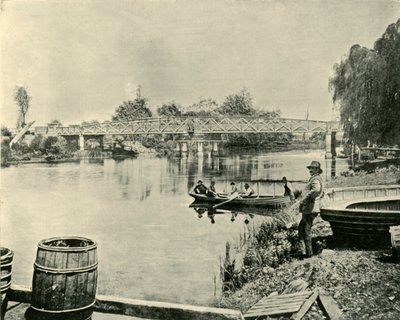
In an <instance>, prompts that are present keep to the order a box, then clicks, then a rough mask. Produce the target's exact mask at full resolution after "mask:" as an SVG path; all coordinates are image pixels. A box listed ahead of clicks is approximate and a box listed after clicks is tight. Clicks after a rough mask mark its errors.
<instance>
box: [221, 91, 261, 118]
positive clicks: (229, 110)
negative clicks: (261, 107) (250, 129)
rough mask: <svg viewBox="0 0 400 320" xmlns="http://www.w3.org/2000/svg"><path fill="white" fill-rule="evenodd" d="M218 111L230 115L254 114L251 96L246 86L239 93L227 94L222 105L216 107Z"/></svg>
mask: <svg viewBox="0 0 400 320" xmlns="http://www.w3.org/2000/svg"><path fill="white" fill-rule="evenodd" d="M218 112H219V113H220V114H226V115H232V116H234V115H245V116H252V115H255V114H256V110H255V109H254V108H253V97H252V96H251V94H250V92H249V91H248V90H247V89H246V88H243V89H242V90H240V92H239V93H237V94H231V95H229V96H227V97H226V98H225V101H224V102H223V104H222V106H221V107H220V108H219V109H218Z"/></svg>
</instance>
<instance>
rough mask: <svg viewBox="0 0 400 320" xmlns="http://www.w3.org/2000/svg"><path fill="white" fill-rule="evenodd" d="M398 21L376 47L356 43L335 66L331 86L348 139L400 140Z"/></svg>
mask: <svg viewBox="0 0 400 320" xmlns="http://www.w3.org/2000/svg"><path fill="white" fill-rule="evenodd" d="M399 25H400V20H399V21H398V22H397V25H390V26H389V27H388V29H387V30H386V32H385V33H384V34H383V36H382V38H380V39H378V40H377V41H376V42H375V47H374V49H368V48H365V47H361V46H359V45H353V46H352V47H351V49H350V51H349V54H348V55H347V56H346V57H345V58H344V59H342V61H341V62H340V63H338V64H336V65H335V66H334V75H333V77H331V78H330V81H329V85H330V86H329V87H330V90H331V91H333V102H334V103H335V104H336V105H337V106H338V108H339V111H340V119H341V123H342V125H343V128H344V137H345V138H346V140H347V142H348V143H354V144H358V145H365V144H367V142H368V140H369V141H370V142H373V143H378V144H394V143H398V142H399V141H400V124H399V121H398V119H399V117H400V104H399V102H400V67H399V64H400V63H399V62H400V37H399V32H398V30H399ZM396 26H397V27H396Z"/></svg>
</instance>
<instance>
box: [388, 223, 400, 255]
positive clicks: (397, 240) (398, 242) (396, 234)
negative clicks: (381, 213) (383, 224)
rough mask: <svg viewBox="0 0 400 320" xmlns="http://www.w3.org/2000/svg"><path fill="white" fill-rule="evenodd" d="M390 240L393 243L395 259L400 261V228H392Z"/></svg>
mask: <svg viewBox="0 0 400 320" xmlns="http://www.w3.org/2000/svg"><path fill="white" fill-rule="evenodd" d="M390 238H391V241H392V250H393V257H394V258H395V260H397V261H399V260H400V226H395V227H390Z"/></svg>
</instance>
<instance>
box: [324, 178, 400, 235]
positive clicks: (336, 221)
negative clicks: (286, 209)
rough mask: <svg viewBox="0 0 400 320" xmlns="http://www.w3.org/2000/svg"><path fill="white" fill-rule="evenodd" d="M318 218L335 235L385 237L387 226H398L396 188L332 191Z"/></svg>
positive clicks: (398, 195)
mask: <svg viewBox="0 0 400 320" xmlns="http://www.w3.org/2000/svg"><path fill="white" fill-rule="evenodd" d="M326 195H327V198H328V203H327V204H326V205H325V206H324V207H322V208H321V218H322V219H324V220H326V221H328V222H329V224H330V226H331V229H332V232H333V234H334V235H335V236H382V237H384V238H386V239H387V238H388V237H389V228H390V226H396V225H400V185H390V186H363V187H351V188H340V189H332V190H329V191H328V192H327V194H326Z"/></svg>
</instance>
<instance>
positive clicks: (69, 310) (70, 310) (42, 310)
mask: <svg viewBox="0 0 400 320" xmlns="http://www.w3.org/2000/svg"><path fill="white" fill-rule="evenodd" d="M95 303H96V299H94V301H93V302H92V303H90V304H88V305H87V306H84V307H80V308H76V309H68V310H46V309H40V308H36V307H34V306H33V305H31V307H32V309H35V310H37V311H41V312H49V313H65V312H74V311H81V310H85V309H87V308H90V307H92V306H93V305H94V304H95Z"/></svg>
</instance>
